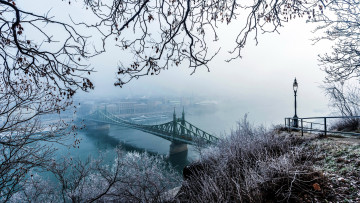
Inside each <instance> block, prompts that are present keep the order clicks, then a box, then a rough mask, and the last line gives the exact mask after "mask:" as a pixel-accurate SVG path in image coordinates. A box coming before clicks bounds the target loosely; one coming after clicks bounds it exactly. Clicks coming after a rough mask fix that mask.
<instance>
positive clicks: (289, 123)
mask: <svg viewBox="0 0 360 203" xmlns="http://www.w3.org/2000/svg"><path fill="white" fill-rule="evenodd" d="M290 125H291V122H290V118H288V126H289V132H290V131H291V126H290Z"/></svg>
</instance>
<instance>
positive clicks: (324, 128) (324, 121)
mask: <svg viewBox="0 0 360 203" xmlns="http://www.w3.org/2000/svg"><path fill="white" fill-rule="evenodd" d="M324 135H325V136H326V117H324Z"/></svg>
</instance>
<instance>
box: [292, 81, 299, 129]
mask: <svg viewBox="0 0 360 203" xmlns="http://www.w3.org/2000/svg"><path fill="white" fill-rule="evenodd" d="M293 90H294V96H295V115H294V117H293V127H294V128H297V127H299V124H298V117H297V113H296V93H297V90H298V83H297V81H296V78H295V80H294V83H293Z"/></svg>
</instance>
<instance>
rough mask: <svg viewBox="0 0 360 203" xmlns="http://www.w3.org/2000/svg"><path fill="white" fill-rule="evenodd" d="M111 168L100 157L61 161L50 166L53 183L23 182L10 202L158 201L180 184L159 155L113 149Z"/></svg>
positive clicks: (38, 178) (37, 180)
mask: <svg viewBox="0 0 360 203" xmlns="http://www.w3.org/2000/svg"><path fill="white" fill-rule="evenodd" d="M116 155H117V156H116V159H115V161H114V163H113V164H112V165H106V164H105V163H104V161H103V159H102V158H99V159H93V160H91V159H88V160H86V161H80V160H73V159H71V158H67V159H64V160H63V161H61V162H60V163H56V164H54V163H52V164H50V165H51V166H49V168H48V170H49V171H51V172H52V173H53V174H54V175H55V177H56V179H57V184H55V185H54V186H53V187H48V186H47V185H51V184H50V182H49V181H47V182H46V181H44V180H41V178H40V177H39V176H37V175H36V176H34V178H31V180H32V181H28V182H25V183H23V185H22V187H23V190H22V191H20V192H18V193H16V194H15V195H14V196H13V198H12V199H11V201H12V202H24V201H32V202H94V201H95V202H97V201H99V202H109V201H110V202H154V201H157V202H161V201H164V200H165V199H167V198H168V197H166V196H165V195H164V193H165V192H166V191H167V190H169V189H171V188H174V187H176V186H179V185H180V182H179V181H180V178H179V176H178V174H177V173H176V172H175V171H174V170H173V169H171V167H170V166H168V165H166V164H165V162H164V160H163V158H162V157H160V156H150V155H149V154H147V153H136V152H131V153H127V154H125V155H123V154H122V151H121V149H117V150H116Z"/></svg>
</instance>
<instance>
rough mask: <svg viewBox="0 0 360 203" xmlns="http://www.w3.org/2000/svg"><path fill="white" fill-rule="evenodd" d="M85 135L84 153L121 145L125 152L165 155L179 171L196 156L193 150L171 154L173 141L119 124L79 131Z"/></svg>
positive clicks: (111, 148)
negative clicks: (106, 127)
mask: <svg viewBox="0 0 360 203" xmlns="http://www.w3.org/2000/svg"><path fill="white" fill-rule="evenodd" d="M79 135H80V136H81V135H82V136H84V137H83V141H82V143H84V142H86V146H85V145H82V144H80V148H79V151H84V152H85V153H84V154H89V155H92V154H93V153H95V152H99V151H111V150H114V149H115V148H116V147H118V146H121V149H122V150H124V152H139V153H143V152H147V153H149V154H150V155H163V156H165V161H166V162H168V163H170V164H171V165H172V166H173V167H174V168H175V169H176V171H178V172H182V169H183V168H184V166H186V165H187V164H189V163H190V161H191V160H192V159H194V158H196V154H195V152H194V151H192V150H191V149H192V148H191V147H189V148H190V152H189V151H184V152H181V153H177V154H172V155H170V154H169V150H170V144H171V142H169V141H167V140H164V139H162V138H159V137H156V136H155V135H151V134H148V133H144V132H141V131H138V130H133V129H128V128H123V127H119V126H111V127H110V128H108V129H104V128H100V129H95V128H91V129H87V130H84V131H82V132H80V133H79ZM113 158H114V157H113V156H111V155H108V156H107V158H106V159H107V160H108V161H111V159H113Z"/></svg>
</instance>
